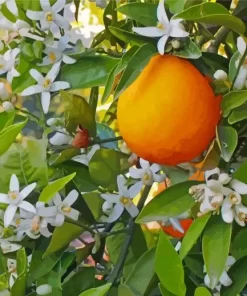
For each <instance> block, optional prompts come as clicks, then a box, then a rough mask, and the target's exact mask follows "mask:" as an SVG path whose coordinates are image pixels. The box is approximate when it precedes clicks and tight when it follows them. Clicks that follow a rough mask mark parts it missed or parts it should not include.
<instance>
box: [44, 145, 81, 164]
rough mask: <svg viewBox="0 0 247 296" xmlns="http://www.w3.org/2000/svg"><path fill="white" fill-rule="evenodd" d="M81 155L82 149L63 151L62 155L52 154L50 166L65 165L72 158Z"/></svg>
mask: <svg viewBox="0 0 247 296" xmlns="http://www.w3.org/2000/svg"><path fill="white" fill-rule="evenodd" d="M79 154H80V149H77V148H69V149H65V150H63V151H61V152H60V153H55V154H52V155H51V156H50V158H49V165H50V166H57V165H59V164H62V163H64V162H65V161H68V160H70V159H71V158H72V157H74V156H77V155H79Z"/></svg>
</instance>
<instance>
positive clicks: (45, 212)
mask: <svg viewBox="0 0 247 296" xmlns="http://www.w3.org/2000/svg"><path fill="white" fill-rule="evenodd" d="M37 210H38V215H39V216H41V217H54V216H56V215H57V207H56V206H52V207H43V208H39V209H37Z"/></svg>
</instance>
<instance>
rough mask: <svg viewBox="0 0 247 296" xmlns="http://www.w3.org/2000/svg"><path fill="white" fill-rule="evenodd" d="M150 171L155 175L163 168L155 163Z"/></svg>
mask: <svg viewBox="0 0 247 296" xmlns="http://www.w3.org/2000/svg"><path fill="white" fill-rule="evenodd" d="M150 170H151V171H152V172H153V173H157V172H158V171H160V170H161V167H160V165H159V164H157V163H153V164H152V165H151V167H150Z"/></svg>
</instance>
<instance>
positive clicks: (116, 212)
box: [108, 204, 124, 223]
mask: <svg viewBox="0 0 247 296" xmlns="http://www.w3.org/2000/svg"><path fill="white" fill-rule="evenodd" d="M123 211H124V207H123V206H122V204H116V205H115V206H114V208H113V209H112V212H111V215H110V216H109V218H108V222H109V223H112V222H114V221H116V220H117V219H118V218H119V217H120V216H121V215H122V213H123Z"/></svg>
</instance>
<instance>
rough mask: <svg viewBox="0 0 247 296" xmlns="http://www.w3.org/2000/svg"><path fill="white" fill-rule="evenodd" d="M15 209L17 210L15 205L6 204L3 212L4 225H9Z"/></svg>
mask: <svg viewBox="0 0 247 296" xmlns="http://www.w3.org/2000/svg"><path fill="white" fill-rule="evenodd" d="M16 211H17V206H15V205H8V207H7V209H6V210H5V213H4V227H8V226H9V225H10V223H11V222H12V221H13V219H14V216H15V213H16Z"/></svg>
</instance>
